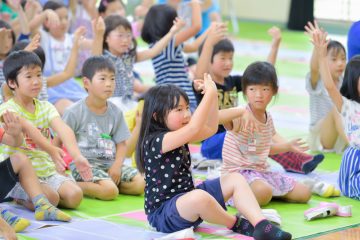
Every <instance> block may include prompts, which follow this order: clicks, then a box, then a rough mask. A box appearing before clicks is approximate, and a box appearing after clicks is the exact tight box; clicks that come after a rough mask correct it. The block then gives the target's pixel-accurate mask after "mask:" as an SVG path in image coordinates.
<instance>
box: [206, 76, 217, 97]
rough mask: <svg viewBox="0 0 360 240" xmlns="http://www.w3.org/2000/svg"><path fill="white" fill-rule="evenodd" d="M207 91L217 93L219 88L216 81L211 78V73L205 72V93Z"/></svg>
mask: <svg viewBox="0 0 360 240" xmlns="http://www.w3.org/2000/svg"><path fill="white" fill-rule="evenodd" d="M207 92H215V93H216V94H217V88H216V84H215V82H214V81H213V80H212V78H211V75H210V74H208V73H204V93H207Z"/></svg>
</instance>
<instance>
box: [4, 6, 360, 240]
mask: <svg viewBox="0 0 360 240" xmlns="http://www.w3.org/2000/svg"><path fill="white" fill-rule="evenodd" d="M5 2H6V3H7V6H8V7H9V9H10V12H11V13H12V14H13V15H14V16H13V18H14V20H12V21H10V20H9V19H7V20H1V19H0V41H1V44H0V84H1V99H0V100H1V102H0V103H1V105H0V116H1V119H0V120H1V126H2V127H1V128H0V142H1V152H2V156H1V157H4V158H3V159H0V160H1V162H0V179H1V180H0V182H1V187H0V202H1V201H2V200H3V199H5V198H8V197H10V198H13V199H14V200H15V202H16V203H17V204H21V205H23V206H24V207H26V208H28V209H30V210H32V211H35V218H36V219H37V220H54V221H70V220H71V217H70V216H69V215H67V214H66V213H64V212H62V211H61V210H59V209H58V208H57V206H59V207H64V208H68V209H75V208H77V207H78V206H79V205H80V203H81V201H82V199H83V195H84V196H87V197H91V198H96V199H99V200H113V199H115V198H116V197H117V196H118V195H119V193H122V194H129V195H141V194H144V202H145V203H144V208H145V213H146V214H147V219H148V221H149V224H150V225H151V226H152V227H153V228H155V229H156V230H157V231H161V232H166V233H170V232H175V231H179V230H182V229H185V228H189V227H197V226H198V225H199V224H200V223H201V222H202V221H207V222H210V223H215V224H220V225H223V226H226V227H227V228H229V229H230V230H232V231H234V232H236V233H241V234H244V235H247V236H252V237H254V239H256V240H261V239H275V240H276V239H291V234H290V233H287V232H285V231H283V230H281V229H280V228H279V227H277V226H275V225H274V224H273V223H271V222H269V221H268V220H267V219H266V218H265V217H264V215H263V214H262V212H261V209H260V206H263V205H266V204H268V203H269V202H270V201H271V199H272V198H273V197H274V198H280V199H283V200H286V201H290V202H299V203H307V202H308V201H309V199H310V197H311V190H312V189H311V188H309V187H308V186H306V185H304V184H302V183H300V182H297V181H296V180H294V179H293V178H290V177H288V176H287V175H286V174H283V173H279V172H273V171H272V170H271V167H270V165H269V163H268V162H267V159H268V157H270V158H272V159H274V160H275V161H277V162H278V163H280V164H281V165H282V166H283V167H284V169H285V170H286V171H290V172H297V173H302V174H308V173H310V172H312V171H313V170H314V169H315V168H316V167H317V165H318V164H319V163H320V162H321V161H322V160H323V158H324V155H323V154H321V153H320V154H317V155H310V154H307V153H305V152H306V151H307V149H308V148H307V146H305V145H304V142H303V141H302V140H301V139H295V140H291V141H288V140H286V139H284V138H283V137H282V136H280V135H279V133H277V131H276V129H275V127H274V123H273V119H272V117H271V114H270V112H269V111H268V110H267V107H268V104H269V103H270V102H271V101H272V99H273V97H274V96H276V95H277V94H278V90H279V84H278V77H277V73H276V70H275V64H276V59H277V52H278V49H279V46H280V43H281V32H280V30H279V29H278V28H276V27H273V28H271V29H270V30H269V34H270V36H271V37H272V46H271V49H270V53H269V56H268V58H267V61H266V62H265V61H257V62H254V63H252V64H250V65H249V66H248V67H247V68H246V69H245V71H244V73H243V75H231V72H232V70H233V58H234V53H235V49H234V46H233V44H232V42H231V40H230V39H228V38H227V37H226V36H227V26H226V24H224V23H222V22H221V21H219V19H218V18H215V19H214V20H216V21H214V22H213V23H211V24H209V25H207V26H208V27H207V29H205V30H204V31H201V33H200V30H201V28H202V26H203V25H202V20H201V9H202V7H204V6H202V5H201V3H200V2H199V1H197V0H191V1H184V3H182V4H185V3H186V4H187V9H188V10H189V12H188V14H187V15H186V14H185V15H186V17H187V19H184V20H185V21H184V20H182V19H180V18H178V12H179V11H180V7H181V6H182V5H181V6H180V5H178V4H180V2H181V1H169V2H171V3H169V4H158V5H154V6H151V7H149V9H147V11H146V12H147V13H146V16H145V18H144V21H141V22H136V21H134V22H130V21H129V20H128V19H127V18H126V13H125V5H124V4H123V3H122V1H121V0H101V1H99V4H98V5H97V1H93V0H91V1H84V0H78V1H76V0H69V1H68V2H67V3H63V2H61V1H60V2H59V1H53V0H50V1H42V4H43V6H42V5H41V4H40V3H39V2H37V1H35V0H27V1H23V3H20V1H16V0H8V1H5ZM205 2H206V1H205ZM3 4H5V3H3ZM203 4H204V3H203ZM182 7H183V6H182ZM69 10H70V11H69ZM1 16H2V15H1ZM11 16H12V15H11ZM140 29H141V33H140V32H139V31H140ZM305 29H306V32H307V34H308V35H309V36H310V38H311V39H312V42H313V44H314V51H313V55H312V58H311V64H310V73H309V74H308V75H307V76H306V90H307V91H308V92H309V96H310V117H311V119H310V148H311V149H312V150H328V151H329V150H332V149H336V151H343V150H344V149H345V152H344V154H343V160H342V164H341V167H340V173H339V186H340V189H341V192H342V194H343V195H345V196H348V197H350V198H354V199H358V200H360V194H359V192H360V176H359V174H358V172H359V168H360V152H359V151H360V140H359V139H360V133H359V129H360V127H359V121H358V119H359V112H360V107H359V104H360V82H359V81H360V59H359V57H358V56H355V57H353V58H351V59H350V60H349V62H348V63H347V64H346V51H345V48H344V47H343V46H342V44H341V43H339V42H336V41H327V39H326V37H327V34H326V32H324V30H322V29H320V28H319V26H318V25H317V23H316V22H314V23H308V25H307V26H305ZM140 35H141V38H142V39H143V40H144V41H145V42H146V43H148V44H149V49H146V50H138V49H137V42H136V38H137V37H138V36H140ZM195 37H196V38H195ZM197 51H199V58H198V62H197V64H196V68H194V69H195V70H194V72H193V75H194V79H190V78H189V73H188V71H187V69H188V68H187V66H186V64H185V63H186V61H185V59H184V54H183V53H191V52H197ZM150 59H151V60H152V65H153V68H154V72H155V83H156V86H153V87H152V86H148V85H145V84H143V83H142V82H141V80H140V77H139V74H138V73H137V72H136V71H135V70H134V64H135V63H136V62H141V61H145V60H150ZM344 70H345V75H344V76H343V72H344ZM140 74H141V72H140ZM76 76H81V79H82V82H81V84H79V82H78V81H77V80H76V79H75V77H76ZM239 92H242V93H243V96H244V98H245V99H246V101H247V104H246V106H244V107H239V106H238V100H239V99H238V96H239ZM139 96H140V98H143V100H141V101H139ZM133 109H136V110H135V111H134V110H133ZM129 110H131V111H129ZM129 116H130V117H129ZM126 118H127V119H126ZM125 119H126V120H125ZM249 126H250V127H249ZM129 129H130V130H131V131H129ZM199 141H202V146H201V153H202V154H203V156H204V157H206V158H209V159H222V168H221V176H220V177H219V178H215V179H211V180H206V181H204V182H202V183H201V184H199V185H197V186H195V184H194V182H193V177H192V172H191V169H192V162H191V155H190V150H189V146H188V144H189V143H193V142H199ZM65 151H66V154H68V155H69V156H70V157H71V159H72V161H71V162H70V164H69V166H67V165H66V163H65V162H64V156H65ZM133 154H135V159H136V164H135V162H134V164H133V166H127V165H126V164H124V160H125V158H126V157H131V156H132V155H133ZM66 167H69V169H70V171H68V172H66ZM230 198H231V199H232V201H233V204H234V207H235V208H236V209H237V211H238V214H236V215H231V214H229V213H228V212H227V211H226V206H225V203H226V202H227V201H228V200H229V199H230ZM194 206H195V207H194ZM0 211H1V217H0V232H1V233H2V234H3V236H4V237H5V239H16V234H15V232H20V231H23V230H24V229H25V228H26V227H27V226H28V225H29V224H30V222H29V221H28V220H27V219H24V218H21V217H19V216H16V215H14V214H13V213H11V212H9V211H8V210H7V209H0Z"/></svg>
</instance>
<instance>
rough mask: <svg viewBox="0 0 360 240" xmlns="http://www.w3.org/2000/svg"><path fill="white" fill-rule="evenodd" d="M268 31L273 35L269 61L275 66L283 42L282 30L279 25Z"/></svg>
mask: <svg viewBox="0 0 360 240" xmlns="http://www.w3.org/2000/svg"><path fill="white" fill-rule="evenodd" d="M268 33H269V35H270V36H271V37H272V43H271V50H270V53H269V55H268V58H267V61H268V62H269V63H271V64H272V65H274V66H275V63H276V58H277V54H278V51H279V46H280V43H281V30H280V29H279V28H278V27H275V26H274V27H272V28H270V29H269V30H268Z"/></svg>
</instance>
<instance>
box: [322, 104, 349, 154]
mask: <svg viewBox="0 0 360 240" xmlns="http://www.w3.org/2000/svg"><path fill="white" fill-rule="evenodd" d="M339 136H340V137H341V138H342V139H344V141H347V138H346V136H345V133H344V130H343V128H342V122H341V118H340V114H339V113H338V112H337V110H336V109H335V107H334V108H333V109H332V110H331V111H330V112H329V113H328V115H327V116H326V117H325V119H324V120H323V122H322V125H321V130H320V142H321V145H322V146H323V147H324V149H332V148H334V145H335V143H336V140H337V138H338V137H339Z"/></svg>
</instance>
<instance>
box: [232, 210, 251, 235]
mask: <svg viewBox="0 0 360 240" xmlns="http://www.w3.org/2000/svg"><path fill="white" fill-rule="evenodd" d="M230 230H232V231H233V232H237V233H240V234H243V235H246V236H252V235H253V233H254V227H253V225H251V223H250V222H249V221H248V220H247V219H245V218H242V217H240V216H239V215H238V214H236V221H235V224H234V226H233V227H232V228H231V229H230Z"/></svg>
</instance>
